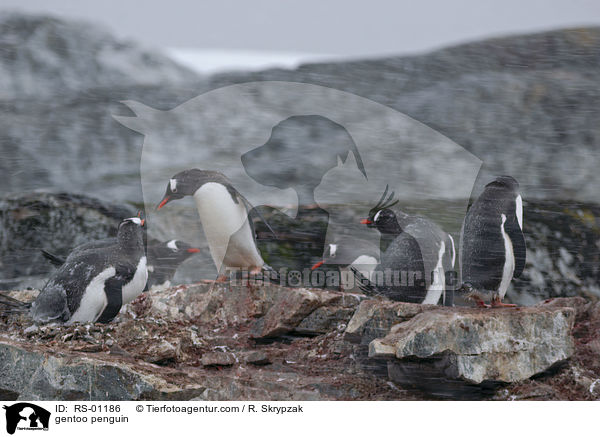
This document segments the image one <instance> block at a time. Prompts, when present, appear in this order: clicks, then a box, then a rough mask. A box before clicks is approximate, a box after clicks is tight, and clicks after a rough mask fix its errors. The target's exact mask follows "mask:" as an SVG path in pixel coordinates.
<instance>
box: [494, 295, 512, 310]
mask: <svg viewBox="0 0 600 437" xmlns="http://www.w3.org/2000/svg"><path fill="white" fill-rule="evenodd" d="M515 307H516V305H515V304H514V303H504V302H502V300H501V299H500V296H494V297H493V298H492V308H515Z"/></svg>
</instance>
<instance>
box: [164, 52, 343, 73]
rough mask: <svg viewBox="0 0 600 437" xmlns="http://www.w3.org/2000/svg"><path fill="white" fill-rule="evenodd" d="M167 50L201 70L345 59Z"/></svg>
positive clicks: (257, 68) (286, 66) (249, 68)
mask: <svg viewBox="0 0 600 437" xmlns="http://www.w3.org/2000/svg"><path fill="white" fill-rule="evenodd" d="M166 54H167V55H169V56H171V58H172V59H173V60H174V61H176V62H178V63H179V64H181V65H183V66H185V67H187V68H189V69H191V70H194V71H196V72H198V73H202V74H214V73H221V72H228V71H260V70H266V69H269V68H284V69H295V68H297V67H298V66H299V65H300V64H305V63H310V62H326V61H335V60H341V59H343V58H342V57H341V56H338V55H322V54H310V53H294V52H270V51H256V50H235V49H196V48H172V49H168V50H167V51H166Z"/></svg>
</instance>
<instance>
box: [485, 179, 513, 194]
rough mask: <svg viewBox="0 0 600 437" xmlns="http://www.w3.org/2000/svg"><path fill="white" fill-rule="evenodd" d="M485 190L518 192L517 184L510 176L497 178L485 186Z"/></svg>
mask: <svg viewBox="0 0 600 437" xmlns="http://www.w3.org/2000/svg"><path fill="white" fill-rule="evenodd" d="M485 188H486V189H487V188H500V189H504V190H508V191H511V192H513V193H518V192H519V183H518V182H517V180H516V179H515V178H513V177H512V176H498V177H497V178H496V179H494V180H493V181H492V182H490V183H489V184H487V185H486V186H485Z"/></svg>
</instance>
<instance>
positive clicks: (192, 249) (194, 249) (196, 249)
mask: <svg viewBox="0 0 600 437" xmlns="http://www.w3.org/2000/svg"><path fill="white" fill-rule="evenodd" d="M187 251H188V252H189V253H198V252H200V249H198V248H197V247H191V248H189V249H188V250H187Z"/></svg>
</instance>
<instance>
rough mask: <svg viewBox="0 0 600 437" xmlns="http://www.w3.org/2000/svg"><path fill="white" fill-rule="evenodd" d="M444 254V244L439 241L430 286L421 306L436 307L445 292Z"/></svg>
mask: <svg viewBox="0 0 600 437" xmlns="http://www.w3.org/2000/svg"><path fill="white" fill-rule="evenodd" d="M445 253H446V244H445V243H444V242H443V241H441V242H440V249H439V251H438V259H437V263H436V265H435V268H434V270H433V272H431V274H432V278H431V285H430V286H429V289H428V290H427V294H426V295H425V299H424V300H423V302H422V303H423V304H430V305H437V304H438V302H439V301H440V297H441V296H442V293H443V292H445V291H446V275H445V272H444V264H443V260H444V254H445Z"/></svg>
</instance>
